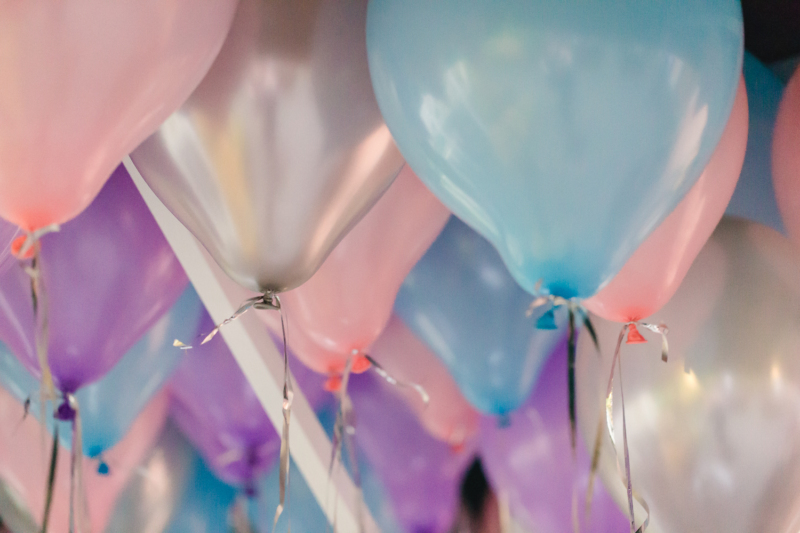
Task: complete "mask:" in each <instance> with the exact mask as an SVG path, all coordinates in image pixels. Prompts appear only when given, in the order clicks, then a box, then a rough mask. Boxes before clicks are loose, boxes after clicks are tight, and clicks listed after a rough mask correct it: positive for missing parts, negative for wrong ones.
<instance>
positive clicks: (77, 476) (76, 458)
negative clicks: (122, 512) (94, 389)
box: [55, 393, 91, 533]
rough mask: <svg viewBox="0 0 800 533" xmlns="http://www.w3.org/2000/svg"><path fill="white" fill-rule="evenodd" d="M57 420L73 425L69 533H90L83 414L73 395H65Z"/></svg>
mask: <svg viewBox="0 0 800 533" xmlns="http://www.w3.org/2000/svg"><path fill="white" fill-rule="evenodd" d="M55 419H56V420H61V421H65V422H71V423H72V450H71V453H70V487H69V531H70V533H90V531H91V527H90V525H89V520H88V516H89V512H88V509H87V502H86V492H85V490H84V485H83V437H82V435H83V433H82V429H81V413H80V407H79V405H78V400H77V399H76V398H75V396H74V395H73V394H71V393H65V394H64V399H63V401H62V402H61V404H60V405H59V406H58V408H57V409H56V412H55Z"/></svg>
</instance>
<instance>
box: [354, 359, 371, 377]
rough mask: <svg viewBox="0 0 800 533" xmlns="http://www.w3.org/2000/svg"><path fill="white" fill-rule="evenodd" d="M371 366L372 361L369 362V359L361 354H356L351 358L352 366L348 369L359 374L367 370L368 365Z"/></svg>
mask: <svg viewBox="0 0 800 533" xmlns="http://www.w3.org/2000/svg"><path fill="white" fill-rule="evenodd" d="M371 366H372V363H370V362H369V359H367V358H366V357H364V356H363V355H358V356H356V357H355V358H354V359H353V366H352V367H351V368H350V371H351V372H352V373H353V374H361V373H363V372H366V371H367V370H369V367H371Z"/></svg>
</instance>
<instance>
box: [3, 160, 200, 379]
mask: <svg viewBox="0 0 800 533" xmlns="http://www.w3.org/2000/svg"><path fill="white" fill-rule="evenodd" d="M42 241H43V242H42V254H41V255H42V259H41V268H42V271H43V276H44V285H45V288H46V297H47V301H48V321H49V347H48V359H49V363H50V368H51V370H52V373H53V378H54V381H55V384H56V386H57V387H58V388H59V389H60V390H61V391H62V392H69V393H74V392H75V391H77V390H78V389H79V388H80V387H82V386H84V385H87V384H89V383H92V382H93V381H96V380H97V379H99V378H100V377H101V376H103V375H104V374H106V373H107V372H108V371H109V370H110V369H111V368H112V367H113V366H114V365H115V364H116V363H117V361H119V360H120V358H121V357H122V356H123V355H125V353H126V352H127V351H128V350H129V349H131V348H132V347H133V346H134V344H135V343H136V341H138V340H139V338H140V337H141V336H142V334H143V333H144V332H146V331H147V330H149V329H150V328H151V327H152V326H153V325H154V324H155V323H156V322H157V321H158V319H159V318H161V316H162V315H163V314H164V313H165V312H167V311H168V310H169V309H170V308H171V307H172V305H173V304H174V303H175V301H176V300H177V299H178V297H179V296H180V295H181V293H182V292H183V290H184V288H185V287H186V284H187V279H186V274H184V272H183V269H182V268H181V266H180V263H178V259H177V258H176V257H175V255H174V254H173V253H172V248H171V247H170V245H169V244H168V243H167V241H166V239H165V238H164V236H163V234H162V233H161V230H160V229H159V227H158V224H156V221H155V220H154V219H153V217H152V215H151V214H150V211H149V210H148V208H147V205H145V203H144V201H143V200H142V198H141V196H140V195H139V192H138V191H137V190H136V187H135V186H134V185H133V182H132V181H131V179H130V177H129V176H128V173H127V172H126V171H125V169H124V168H123V167H122V166H120V167H118V168H117V170H116V171H115V172H114V174H113V175H112V177H111V178H110V179H109V181H108V183H107V184H106V186H105V187H104V188H103V190H102V191H101V193H100V194H99V195H98V197H97V198H96V200H95V201H94V202H93V203H92V205H91V206H90V207H89V208H88V209H87V210H86V211H85V212H84V213H83V214H82V215H81V216H80V217H78V218H76V219H75V220H73V221H72V222H70V223H69V224H65V225H64V226H63V228H62V230H61V231H60V232H59V233H55V234H50V235H47V236H45V237H44V238H43V239H42ZM0 299H2V301H3V305H2V306H0V339H2V340H3V341H4V342H5V343H6V344H7V345H8V346H9V348H11V350H12V351H13V353H14V354H15V355H16V356H17V357H18V358H19V359H20V361H22V363H23V364H24V365H25V367H26V368H27V369H28V370H29V371H30V372H31V373H33V374H34V375H36V376H37V377H38V376H40V375H41V371H40V368H39V360H38V357H37V353H36V349H35V342H34V331H35V319H34V313H33V306H32V301H31V280H30V277H29V276H28V274H27V273H25V271H24V270H23V268H22V266H21V265H17V266H15V267H14V268H9V269H8V270H7V271H6V272H4V273H2V274H1V275H0ZM139 385H141V384H139Z"/></svg>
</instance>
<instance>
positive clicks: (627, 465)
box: [617, 332, 636, 533]
mask: <svg viewBox="0 0 800 533" xmlns="http://www.w3.org/2000/svg"><path fill="white" fill-rule="evenodd" d="M628 336H629V337H630V332H628ZM617 370H618V371H619V401H620V406H621V407H622V447H623V450H624V452H623V453H624V460H625V480H626V488H627V492H628V511H629V512H630V515H629V516H630V519H631V533H635V531H636V518H635V515H634V512H633V485H632V483H631V459H630V454H629V453H628V425H627V423H626V421H625V393H624V392H623V386H622V359H620V360H619V361H618V362H617Z"/></svg>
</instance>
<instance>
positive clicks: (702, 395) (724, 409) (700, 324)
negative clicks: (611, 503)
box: [577, 219, 800, 533]
mask: <svg viewBox="0 0 800 533" xmlns="http://www.w3.org/2000/svg"><path fill="white" fill-rule="evenodd" d="M653 320H663V321H665V322H666V323H667V324H669V327H670V354H669V355H670V357H669V362H667V363H666V364H665V363H663V362H662V361H661V359H660V358H659V357H658V355H657V353H658V352H657V351H656V353H653V350H652V348H651V349H648V348H647V346H646V345H630V346H625V347H624V349H623V351H622V353H621V359H620V361H621V363H622V374H623V376H624V378H619V376H616V377H617V378H618V379H615V385H614V391H613V399H614V404H613V417H614V425H613V427H614V437H615V442H616V446H614V444H612V443H611V440H610V439H609V438H608V432H607V431H604V432H603V435H604V441H603V444H602V455H601V457H600V467H599V473H600V476H602V478H603V480H604V481H605V483H606V486H607V487H608V490H609V492H610V493H611V494H612V496H613V497H614V498H615V500H616V501H617V503H618V504H619V505H620V506H621V507H622V508H625V509H627V507H628V505H627V497H626V488H625V483H624V482H623V481H622V480H621V479H620V471H619V470H618V466H617V464H618V461H619V464H620V465H622V464H623V457H624V456H623V424H622V422H621V421H622V401H621V397H622V392H623V391H622V390H621V389H620V381H621V380H622V379H624V385H625V387H624V402H625V415H626V417H627V419H626V426H627V442H628V446H629V449H630V471H631V475H632V484H633V490H634V491H635V492H636V493H638V494H639V495H640V496H641V498H642V499H643V500H644V501H645V502H646V503H647V504H648V505H649V507H650V526H649V527H648V528H647V531H648V532H652V533H665V532H669V533H681V532H689V531H691V532H696V531H709V532H716V531H719V532H722V531H724V532H726V533H739V532H752V531H771V532H790V531H797V529H798V527H800V521H798V519H800V357H798V356H799V355H800V333H798V329H797V324H798V321H800V251H798V250H796V249H795V247H794V246H792V244H791V243H790V242H789V241H788V240H787V239H786V238H784V237H783V236H781V235H780V234H779V233H777V232H776V231H774V230H773V229H770V228H767V227H765V226H762V225H759V224H755V223H752V222H747V221H744V220H740V219H723V221H722V222H721V223H720V225H719V227H718V228H717V229H716V230H715V232H714V234H713V235H712V236H711V239H709V241H708V243H707V244H706V246H705V247H704V248H703V250H702V251H701V252H700V255H699V256H698V258H697V261H695V264H694V265H693V266H692V268H691V269H690V270H689V273H688V275H687V276H686V279H685V280H684V282H683V284H682V285H681V287H680V289H679V290H678V292H677V293H676V294H675V296H674V297H673V299H672V300H671V301H670V302H669V303H668V304H667V305H666V306H665V307H664V309H663V310H662V311H661V312H659V313H658V314H657V315H655V316H654V317H653ZM596 326H597V333H598V335H599V338H600V343H601V347H602V354H603V357H602V359H600V358H598V356H597V354H596V352H595V350H594V348H593V346H592V342H591V341H590V340H588V339H585V338H583V337H585V336H582V338H581V339H580V343H579V347H578V367H577V380H578V381H577V385H578V398H577V400H578V409H579V411H578V414H579V417H578V422H579V424H580V427H581V429H582V431H583V435H584V436H585V437H586V438H587V443H589V444H590V445H592V444H593V441H594V435H595V434H596V431H597V427H598V426H597V423H598V419H599V417H600V416H601V415H602V423H603V424H604V427H605V420H606V415H605V398H604V396H605V393H606V387H607V383H608V376H609V370H610V363H611V354H612V353H613V346H614V343H615V342H616V340H617V338H618V335H619V325H618V324H609V323H607V322H604V321H602V320H598V321H597V323H596ZM615 449H616V457H615V455H614V450H615ZM624 472H625V470H624V467H623V469H622V473H623V474H622V475H623V476H624ZM644 518H645V513H644V511H643V510H642V509H641V508H638V507H637V510H636V523H637V524H639V523H641V522H642V521H643V520H644Z"/></svg>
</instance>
